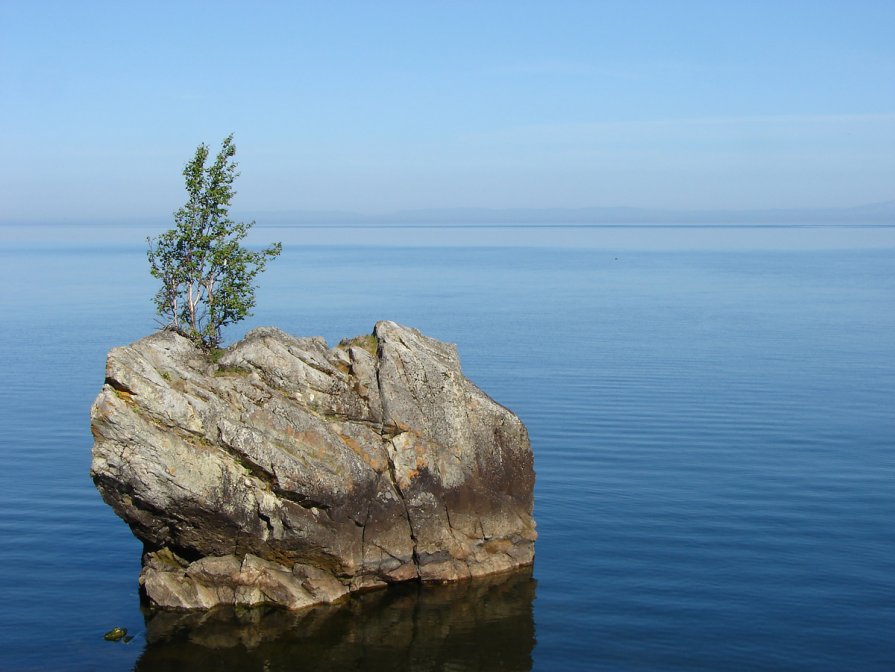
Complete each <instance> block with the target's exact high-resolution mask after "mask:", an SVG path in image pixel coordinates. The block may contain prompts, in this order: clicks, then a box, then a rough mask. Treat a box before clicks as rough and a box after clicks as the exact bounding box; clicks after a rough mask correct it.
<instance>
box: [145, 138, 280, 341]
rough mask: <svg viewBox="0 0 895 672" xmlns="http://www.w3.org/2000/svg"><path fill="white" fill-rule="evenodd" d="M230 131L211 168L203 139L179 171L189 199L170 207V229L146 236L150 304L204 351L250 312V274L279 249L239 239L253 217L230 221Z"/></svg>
mask: <svg viewBox="0 0 895 672" xmlns="http://www.w3.org/2000/svg"><path fill="white" fill-rule="evenodd" d="M235 155H236V146H235V145H234V144H233V134H232V133H231V134H230V135H228V136H227V137H226V138H224V142H223V143H222V144H221V151H220V152H218V155H217V157H216V158H215V160H214V163H212V164H211V165H209V166H206V165H205V162H206V161H207V159H208V147H207V146H206V145H205V144H204V143H203V144H201V145H199V146H198V147H197V148H196V154H195V156H193V159H192V160H191V161H189V162H188V163H187V164H186V166H185V167H184V169H183V176H184V178H185V180H186V190H187V193H188V194H189V200H188V201H187V202H186V205H184V206H183V207H182V208H180V209H179V210H177V212H175V213H174V224H175V227H174V228H173V229H169V230H168V231H166V232H165V233H163V234H162V235H160V236H159V237H158V238H155V239H153V238H147V239H146V242H147V243H148V245H149V249H148V251H147V257H148V258H149V267H150V273H152V275H153V277H155V278H158V279H159V280H161V282H162V286H161V288H160V289H159V291H158V293H157V294H156V295H155V307H156V310H157V311H158V314H159V315H161V316H162V317H163V318H164V319H165V323H164V327H165V328H169V329H175V330H177V331H179V332H181V333H183V334H185V335H186V336H188V337H189V338H191V339H192V340H193V341H194V342H195V343H196V344H197V345H199V346H201V347H204V348H206V349H211V348H214V347H217V346H218V345H219V344H220V342H221V329H222V328H223V327H225V326H227V325H228V324H233V323H235V322H239V321H240V320H242V319H243V318H244V317H246V316H248V315H250V314H251V313H250V312H249V311H250V310H251V309H252V308H253V307H254V306H255V285H254V284H253V283H254V279H255V276H256V275H258V274H259V273H260V272H261V271H263V270H264V267H265V266H266V264H267V262H268V260H270V259H273V258H274V257H276V256H277V255H278V254H280V252H281V251H282V249H283V246H282V244H280V243H274V244H273V245H271V246H270V247H268V248H267V249H264V250H262V251H260V252H253V251H252V250H249V249H247V248H245V247H243V246H242V245H241V244H240V243H241V241H242V239H243V238H245V237H246V234H247V233H248V231H249V229H250V228H252V226H254V224H255V222H249V223H248V224H246V223H244V222H234V221H233V220H231V219H230V217H229V208H230V201H231V199H232V198H233V196H234V195H235V194H236V192H235V191H234V190H233V182H234V180H235V179H236V178H237V177H238V176H239V173H238V172H237V170H236V167H237V164H236V162H235V161H234V159H233V157H234V156H235Z"/></svg>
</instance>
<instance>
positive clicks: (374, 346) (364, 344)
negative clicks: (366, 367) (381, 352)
mask: <svg viewBox="0 0 895 672" xmlns="http://www.w3.org/2000/svg"><path fill="white" fill-rule="evenodd" d="M355 345H356V346H358V347H361V348H363V349H364V350H366V351H367V352H369V353H370V354H371V355H373V356H374V357H375V356H376V351H377V350H378V349H379V339H378V338H376V334H366V335H364V336H355V337H354V338H343V339H342V340H341V341H339V346H338V347H340V348H345V349H347V348H350V347H352V346H355Z"/></svg>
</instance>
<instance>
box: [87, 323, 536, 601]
mask: <svg viewBox="0 0 895 672" xmlns="http://www.w3.org/2000/svg"><path fill="white" fill-rule="evenodd" d="M91 421H92V430H93V435H94V438H95V444H94V448H93V463H92V469H91V472H92V476H93V479H94V482H95V483H96V486H97V488H98V489H99V491H100V493H101V494H102V496H103V499H104V500H105V501H106V502H107V503H109V504H110V505H111V506H112V507H113V509H114V510H115V512H116V513H117V514H118V515H119V516H120V517H121V518H123V519H124V520H125V521H126V522H127V523H128V524H129V525H130V527H131V529H132V530H133V532H134V534H135V535H136V536H137V537H138V538H140V539H141V540H142V541H143V543H144V555H143V569H142V572H141V575H140V584H141V586H142V588H143V590H144V592H145V594H146V596H147V597H148V598H149V600H150V601H151V602H152V603H154V604H156V605H159V606H164V607H176V608H208V607H212V606H215V605H218V604H257V603H275V604H281V605H284V606H287V607H290V608H300V607H303V606H307V605H310V604H315V603H320V602H332V601H334V600H336V599H338V598H340V597H342V596H343V595H345V594H347V593H349V592H351V591H354V590H359V589H365V588H370V587H375V586H381V585H385V584H388V583H395V582H401V581H409V580H421V581H439V582H441V581H452V580H455V579H461V578H467V577H472V576H478V575H485V574H492V573H496V572H501V571H504V570H508V569H512V568H515V567H519V566H523V565H527V564H530V563H531V562H532V559H533V554H534V540H535V537H536V533H535V530H534V527H535V525H534V521H533V519H532V517H531V512H532V488H533V484H534V472H533V468H532V453H531V447H530V444H529V441H528V435H527V432H526V430H525V427H524V426H523V425H522V423H521V422H520V421H519V419H518V418H517V417H516V416H515V415H513V414H512V413H511V412H510V411H508V410H507V409H505V408H503V407H502V406H500V405H499V404H497V403H496V402H494V401H493V400H492V399H490V398H489V397H488V396H487V395H485V394H484V393H483V392H481V391H480V390H479V389H478V388H477V387H475V385H473V384H472V383H471V382H470V381H469V380H467V379H466V378H465V377H464V376H463V374H462V373H461V371H460V364H459V360H458V357H457V353H456V350H455V348H454V346H452V345H449V344H446V343H442V342H440V341H436V340H434V339H431V338H427V337H425V336H423V335H422V334H420V333H419V332H418V331H416V330H414V329H410V328H407V327H403V326H400V325H397V324H395V323H393V322H379V323H377V324H376V327H375V328H374V331H373V334H371V335H370V336H366V337H360V338H357V339H352V340H349V341H343V342H342V343H340V344H339V345H338V346H336V347H335V348H328V347H327V344H326V342H325V341H324V340H323V339H321V338H294V337H292V336H289V335H287V334H285V333H283V332H281V331H278V330H276V329H271V328H262V329H255V330H254V331H251V332H250V333H249V334H248V335H247V336H246V337H245V339H244V340H242V341H240V342H239V343H237V344H235V345H233V346H232V347H231V348H229V349H228V350H227V351H225V352H224V354H223V356H222V357H220V359H218V361H217V362H215V363H212V362H210V361H209V358H208V356H207V355H206V354H205V353H204V352H202V351H201V350H199V349H197V348H195V347H194V346H193V345H192V343H191V342H190V341H189V340H187V339H186V338H183V337H182V336H179V335H178V334H176V333H173V332H159V333H156V334H154V335H152V336H149V337H147V338H144V339H142V340H140V341H137V342H136V343H134V344H132V345H130V346H127V347H122V348H115V349H113V350H112V351H111V352H110V353H109V357H108V361H107V365H106V382H105V385H104V386H103V389H102V392H101V393H100V395H99V396H98V397H97V399H96V401H95V402H94V405H93V408H92V411H91Z"/></svg>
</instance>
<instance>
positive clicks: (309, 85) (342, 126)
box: [0, 0, 895, 221]
mask: <svg viewBox="0 0 895 672" xmlns="http://www.w3.org/2000/svg"><path fill="white" fill-rule="evenodd" d="M893 35H895V2H891V0H887V1H880V2H869V1H865V2H862V1H860V0H852V1H850V2H823V1H820V0H815V1H813V2H798V1H791V2H786V1H784V0H778V1H777V2H761V1H751V2H736V1H727V0H726V1H724V2H718V1H717V0H716V1H713V2H684V1H680V2H675V1H671V0H668V1H660V0H655V1H654V2H637V1H632V0H626V1H624V2H596V1H594V2H572V1H565V2H538V3H534V2H521V1H519V0H516V1H514V2H486V1H480V2H463V1H458V2H427V1H423V0H417V1H416V2H306V3H304V2H294V3H278V2H258V3H233V4H230V3H222V2H176V3H174V2H172V3H164V2H153V3H128V2H78V3H74V2H39V1H35V2H24V1H22V2H14V1H12V0H5V1H2V2H0V90H2V91H3V95H2V104H0V157H2V161H0V220H2V221H11V220H20V221H39V220H59V219H69V218H72V219H85V218H98V219H103V218H125V219H126V218H146V217H157V216H160V217H168V216H169V215H170V213H171V212H172V211H173V210H174V209H175V208H177V207H178V205H180V203H181V202H182V201H183V183H182V177H181V175H180V171H181V169H182V167H183V164H184V162H185V161H186V160H187V159H188V158H189V157H190V156H191V154H192V151H193V150H194V148H195V146H196V145H197V144H198V143H199V142H202V141H205V142H207V143H208V144H210V145H212V147H215V146H216V145H217V144H219V142H220V140H221V139H222V138H223V137H224V136H225V135H226V134H227V133H229V132H230V131H233V132H235V133H236V143H237V146H238V148H239V159H240V166H241V169H242V177H241V178H240V180H239V182H238V185H237V186H238V190H239V195H238V196H237V199H236V201H235V203H234V206H235V207H236V208H238V209H239V210H240V211H246V212H249V213H256V212H258V213H263V212H265V211H284V210H352V211H360V212H384V211H391V210H398V209H407V208H441V207H494V208H517V207H573V208H577V207H588V206H625V205H626V206H639V207H651V208H653V207H659V208H776V207H800V206H806V207H826V206H847V205H857V204H862V203H870V202H876V201H885V200H892V199H895V39H893Z"/></svg>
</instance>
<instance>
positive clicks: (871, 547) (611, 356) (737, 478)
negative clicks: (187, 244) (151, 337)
mask: <svg viewBox="0 0 895 672" xmlns="http://www.w3.org/2000/svg"><path fill="white" fill-rule="evenodd" d="M59 230H60V229H59V227H46V228H45V229H44V230H43V232H42V233H41V232H35V231H34V230H27V231H26V230H16V229H11V228H9V227H6V228H5V229H4V230H3V232H0V285H2V287H3V294H2V296H3V299H2V308H3V314H4V317H5V319H4V320H3V321H2V322H0V343H2V346H3V347H2V348H0V419H2V427H3V430H4V431H3V432H2V433H0V460H2V469H0V511H2V516H0V553H2V557H3V560H4V561H3V562H2V563H0V588H2V594H3V598H4V599H3V605H2V607H0V669H3V670H7V669H8V670H42V669H58V670H82V669H84V670H86V669H106V670H116V669H120V670H130V669H139V670H167V669H184V668H186V667H187V666H188V667H189V669H194V670H202V669H210V670H211V669H215V670H218V669H246V670H251V669H258V670H262V669H267V670H286V669H321V668H322V667H327V668H329V669H351V670H354V669H357V670H362V669H385V668H386V666H388V669H407V670H411V669H413V670H416V669H419V670H440V669H452V670H474V669H475V670H478V669H481V670H486V669H487V670H500V669H506V670H527V669H536V670H552V669H563V670H806V671H807V670H812V671H815V670H830V671H833V670H843V669H855V670H869V671H874V670H880V671H882V670H891V669H893V668H895V643H893V636H892V633H893V632H895V526H893V523H892V521H893V520H895V411H893V404H892V399H895V231H893V230H892V229H886V228H875V229H872V230H871V229H867V230H865V231H863V233H862V232H860V231H859V232H858V233H857V234H856V233H855V231H852V230H847V229H842V228H841V227H840V228H837V229H826V228H825V229H818V230H814V229H799V228H792V227H791V228H783V229H780V230H779V231H777V233H771V234H767V232H766V231H762V230H759V229H742V230H738V232H737V233H736V234H735V235H733V237H731V236H732V234H731V230H730V229H724V230H706V231H701V232H694V231H692V230H682V231H678V232H675V231H674V230H668V229H661V230H658V231H657V230H654V229H653V230H651V229H646V230H644V229H636V230H633V229H632V228H631V227H628V228H624V229H620V230H615V229H594V230H589V232H582V231H578V232H575V231H569V230H567V229H562V230H557V231H552V230H549V229H547V230H540V232H539V233H537V234H534V233H532V231H529V230H517V229H511V228H510V229H508V228H506V227H503V228H501V229H499V230H498V229H495V230H489V231H473V232H471V233H470V232H467V233H465V234H464V232H463V231H462V230H450V231H445V230H440V229H439V230H434V231H414V230H411V231H406V230H379V231H378V233H377V232H376V231H375V230H364V231H362V232H360V233H358V232H357V231H356V230H353V229H351V228H342V229H333V230H326V231H324V232H323V233H321V232H320V231H315V230H310V229H303V230H282V229H259V230H256V231H255V236H256V238H257V239H258V240H259V242H265V241H267V240H269V239H270V240H273V239H277V238H281V239H283V240H284V242H285V243H286V247H285V250H284V252H283V255H282V257H281V258H280V259H278V260H277V261H276V262H274V263H273V264H271V266H270V267H269V270H268V272H267V273H266V274H265V275H264V276H263V277H262V289H261V290H260V292H259V305H258V308H257V310H256V317H255V318H253V319H252V320H251V322H250V323H247V324H244V325H240V328H239V329H238V330H234V332H233V333H232V334H230V335H229V336H230V337H231V338H237V337H239V335H240V334H241V333H243V332H244V331H245V330H246V329H247V328H250V327H251V326H254V325H258V324H275V325H277V326H280V327H281V328H283V329H285V330H286V331H290V332H292V333H295V334H301V335H313V334H319V335H323V336H324V337H326V338H327V339H328V340H329V341H330V343H334V342H336V341H338V340H339V339H340V338H342V337H345V336H351V335H356V334H360V333H367V332H369V331H370V329H371V327H372V325H373V323H374V322H375V321H376V320H378V319H391V320H395V321H398V322H402V323H405V324H409V325H412V326H415V327H417V328H419V329H421V330H422V331H423V332H424V333H427V334H429V335H432V336H434V337H437V338H440V339H443V340H448V341H452V342H455V343H457V344H458V348H459V352H460V356H461V359H462V361H463V366H464V370H465V372H466V373H467V375H468V376H470V377H471V378H472V379H473V380H474V381H475V382H476V383H477V384H478V385H479V386H480V387H482V388H483V389H484V390H485V391H486V392H488V393H489V394H490V395H491V396H493V397H494V398H495V399H497V400H498V401H500V402H501V403H503V404H504V405H506V406H508V407H510V408H511V409H513V410H514V411H515V412H517V413H518V414H519V415H520V416H521V418H522V419H523V421H524V422H525V423H526V424H527V426H528V427H529V430H530V433H531V438H532V443H533V446H534V450H535V461H536V464H535V466H536V470H537V485H536V510H535V516H536V519H537V521H538V529H539V532H540V535H541V536H540V539H539V540H538V542H537V558H536V563H535V567H534V576H533V578H532V577H530V576H528V575H526V574H525V573H522V574H521V575H518V574H517V575H511V576H509V577H505V578H503V579H502V580H493V581H489V582H485V583H482V584H470V585H468V586H462V587H448V588H446V589H439V588H434V589H431V590H430V589H426V590H423V591H420V590H418V589H417V588H415V587H407V588H405V589H403V590H400V591H394V592H393V593H392V592H389V593H377V594H371V595H367V596H363V597H362V598H357V599H355V600H351V601H350V602H349V603H347V604H345V605H342V606H337V607H326V608H323V609H319V610H312V611H311V612H307V613H303V614H298V615H290V614H283V613H281V612H270V613H268V612H263V611H253V610H249V611H248V612H229V613H228V612H222V613H219V614H215V615H213V616H210V617H208V618H199V619H196V618H184V617H172V616H169V615H158V614H144V613H143V612H141V610H140V604H139V600H138V596H137V590H136V577H137V574H138V572H139V556H140V545H139V543H138V542H137V541H136V540H135V539H134V538H133V537H132V535H131V534H130V532H129V530H128V529H127V527H126V526H125V525H124V524H123V523H122V522H121V521H119V520H118V519H117V518H116V517H115V516H114V514H113V513H112V512H111V510H110V509H109V508H108V507H107V506H106V505H105V504H103V503H102V501H101V500H100V498H99V496H98V495H97V493H96V491H95V489H94V488H93V485H92V483H91V482H90V479H89V475H88V470H89V462H90V446H91V443H92V441H91V437H90V433H89V423H88V409H89V405H90V403H91V401H92V399H93V397H94V396H95V395H96V394H97V392H98V391H99V388H100V386H101V385H102V380H103V363H104V358H105V353H106V352H107V350H108V349H109V348H110V347H112V346H115V345H120V344H125V343H128V342H131V341H133V340H135V339H137V338H139V337H141V336H143V335H145V334H147V333H149V332H150V331H151V330H152V329H153V328H154V320H153V316H152V313H151V302H150V299H151V296H152V294H153V293H154V286H153V280H152V278H150V277H149V275H148V272H147V271H146V268H147V266H146V262H145V256H144V251H143V247H142V238H143V237H144V236H145V234H146V233H154V232H152V231H149V232H142V231H133V230H130V229H125V228H120V229H109V228H102V227H98V228H97V229H96V230H92V231H87V230H85V231H81V232H80V234H78V235H73V234H72V232H71V231H68V230H66V231H65V233H66V236H59V235H57V234H58V233H59ZM48 231H49V232H50V233H47V232H48ZM53 231H56V233H52V232H53ZM818 231H820V233H818ZM864 234H866V236H865V237H863V238H862V237H861V236H862V235H864ZM464 236H465V239H464ZM775 236H776V238H775ZM856 236H857V237H856ZM800 241H801V244H800ZM849 241H851V242H849ZM464 243H465V244H464ZM118 625H120V626H124V627H127V628H128V629H129V631H130V632H131V633H132V634H134V635H135V638H134V639H133V640H132V641H131V642H130V643H128V644H123V643H116V644H112V643H108V642H104V641H103V640H102V634H103V633H104V632H105V631H106V630H109V629H110V628H112V627H113V626H118ZM389 661H390V662H389Z"/></svg>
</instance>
